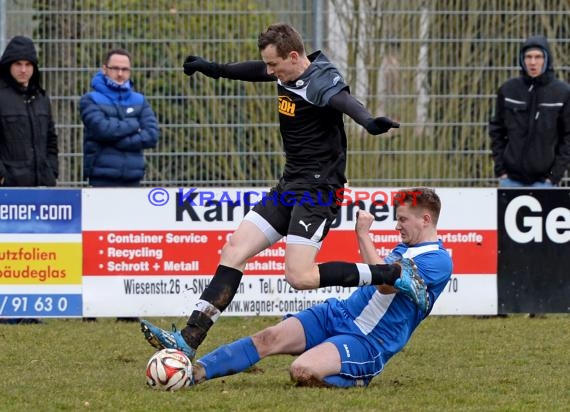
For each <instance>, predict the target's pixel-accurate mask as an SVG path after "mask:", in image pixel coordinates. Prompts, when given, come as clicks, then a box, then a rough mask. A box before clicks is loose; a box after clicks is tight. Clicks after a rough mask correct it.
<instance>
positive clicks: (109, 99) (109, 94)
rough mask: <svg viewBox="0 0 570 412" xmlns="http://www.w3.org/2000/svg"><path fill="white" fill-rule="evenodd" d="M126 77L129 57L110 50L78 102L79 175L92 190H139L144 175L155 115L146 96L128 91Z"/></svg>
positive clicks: (153, 136)
mask: <svg viewBox="0 0 570 412" xmlns="http://www.w3.org/2000/svg"><path fill="white" fill-rule="evenodd" d="M130 76H131V56H130V54H129V53H128V52H127V51H126V50H123V49H115V50H111V51H109V52H108V53H107V55H106V57H105V61H104V63H103V67H102V69H101V71H99V72H98V73H97V74H96V75H95V76H94V77H93V80H92V81H91V86H92V88H93V91H91V92H89V93H87V94H85V95H84V96H83V97H82V98H81V100H80V103H79V108H80V111H81V119H82V120H83V124H84V125H85V129H84V145H83V152H84V158H83V162H84V163H83V171H84V177H85V178H86V179H88V180H89V184H90V185H91V186H95V187H113V186H114V187H129V186H131V187H133V186H139V184H140V181H141V180H142V178H143V176H144V173H145V160H144V154H143V150H144V149H149V148H153V147H155V146H156V143H157V141H158V135H159V131H158V121H157V119H156V116H155V114H154V112H153V111H152V109H151V107H150V105H149V104H148V102H147V101H146V99H145V97H144V96H143V95H142V94H140V93H137V92H135V91H134V90H133V84H132V82H131V80H130Z"/></svg>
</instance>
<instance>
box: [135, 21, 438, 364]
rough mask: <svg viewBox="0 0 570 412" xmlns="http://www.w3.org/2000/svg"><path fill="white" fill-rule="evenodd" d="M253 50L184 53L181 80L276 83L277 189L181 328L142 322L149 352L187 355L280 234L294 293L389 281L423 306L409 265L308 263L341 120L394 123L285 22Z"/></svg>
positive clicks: (341, 155)
mask: <svg viewBox="0 0 570 412" xmlns="http://www.w3.org/2000/svg"><path fill="white" fill-rule="evenodd" d="M257 44H258V48H259V51H260V54H261V58H262V60H256V61H245V62H239V63H229V64H219V63H216V62H210V61H207V60H205V59H203V58H201V57H197V56H189V57H187V58H186V60H185V62H184V73H185V74H186V75H188V76H192V75H193V74H194V73H195V72H201V73H202V74H204V75H206V76H208V77H211V78H214V79H218V78H220V77H222V78H227V79H235V80H242V81H250V82H277V93H278V99H279V105H278V108H279V109H278V110H279V125H280V131H281V136H282V139H283V147H284V150H285V156H286V163H285V169H284V171H283V175H282V176H281V178H280V180H279V183H278V184H277V185H276V186H275V187H274V188H272V189H271V191H270V192H269V193H268V194H267V196H266V198H264V199H262V200H261V201H260V202H259V203H257V204H256V205H255V207H254V208H253V209H252V210H251V211H250V212H249V213H248V214H247V215H246V216H245V217H244V220H243V221H242V222H241V223H240V225H239V227H238V228H237V229H236V231H235V232H234V233H233V234H232V236H231V237H230V239H229V240H228V242H227V243H226V244H225V245H224V247H223V249H222V253H221V258H220V262H219V265H218V268H217V270H216V273H215V275H214V277H213V278H212V281H211V282H210V284H209V285H208V287H207V288H206V289H205V290H204V291H203V293H202V295H201V296H200V298H199V300H198V302H197V303H196V305H195V308H194V311H193V312H192V314H191V315H190V318H189V319H188V322H187V325H186V326H185V327H184V328H183V329H182V330H180V331H177V330H176V328H175V327H174V328H173V330H172V331H166V330H163V329H160V328H158V327H156V326H154V325H152V324H151V323H150V322H148V321H146V320H143V321H141V329H142V332H143V333H144V335H145V338H146V339H147V341H148V342H149V343H150V344H151V345H152V346H154V347H155V348H157V349H162V348H174V349H178V350H181V351H183V352H185V353H186V354H187V355H188V357H189V358H190V359H193V358H194V357H195V354H196V349H197V348H198V346H199V345H200V344H201V343H202V341H203V340H204V338H205V337H206V334H207V332H208V330H209V329H210V327H211V326H212V325H213V324H214V322H215V321H216V320H217V319H218V318H219V316H220V315H221V313H222V312H223V311H224V310H225V309H226V307H227V306H228V305H229V303H230V302H231V300H232V299H233V297H234V296H235V293H236V291H237V289H238V287H239V284H240V281H241V278H242V275H243V270H244V268H245V265H246V262H247V261H248V260H249V259H250V258H252V257H253V256H255V255H257V254H258V253H259V252H261V251H263V250H264V249H266V248H268V247H269V246H271V245H273V244H274V243H275V242H277V241H278V240H279V239H281V238H282V237H283V236H287V242H286V245H287V246H286V250H285V279H286V280H287V282H288V283H289V284H290V285H291V286H292V287H294V288H296V289H300V290H304V289H316V288H320V287H326V286H347V287H350V286H363V285H382V284H387V285H391V286H394V288H395V289H396V290H398V292H399V293H403V294H405V295H406V296H408V297H409V298H410V299H411V300H412V301H414V302H415V304H416V306H417V308H418V310H419V311H421V312H422V313H423V314H425V313H426V310H427V308H428V307H429V298H428V296H427V290H426V287H425V284H424V283H423V281H422V280H421V278H420V277H419V276H418V275H417V272H416V268H415V265H414V263H413V262H412V261H411V260H410V259H402V260H400V261H399V262H396V263H393V264H382V265H366V264H363V263H357V264H356V263H348V262H327V263H322V264H318V265H317V264H316V263H315V259H316V256H317V253H318V251H319V249H320V246H321V243H322V241H323V239H324V238H325V236H326V235H327V232H328V230H329V228H330V225H331V223H332V222H333V221H334V219H335V218H336V215H337V212H338V208H339V205H338V204H337V202H334V201H333V202H329V201H328V196H329V195H330V194H334V193H336V192H337V191H338V190H339V189H342V188H343V187H344V184H345V183H346V177H345V168H346V148H347V142H346V134H345V130H344V123H343V114H346V115H348V116H349V117H351V118H352V119H353V120H354V121H356V122H357V123H358V124H360V125H361V126H363V127H364V128H365V129H366V130H367V131H368V133H370V134H373V135H378V134H382V133H386V132H387V131H388V130H390V129H391V128H395V127H399V124H398V123H396V122H394V121H392V120H390V119H389V118H386V117H376V118H374V117H373V116H372V115H371V114H370V113H369V112H368V110H366V108H364V106H363V105H362V104H361V103H360V102H359V101H358V100H356V99H355V98H354V97H352V96H351V95H350V93H349V88H348V86H347V85H346V83H344V80H343V77H342V75H341V74H340V73H339V71H338V70H337V69H336V68H335V67H334V66H333V65H332V64H331V62H330V61H329V60H328V59H327V57H326V56H325V55H324V54H323V53H322V52H321V51H316V52H314V53H312V54H310V55H308V56H307V55H306V54H305V47H304V44H303V39H302V37H301V35H300V34H299V33H298V32H297V31H296V30H295V29H294V28H293V27H292V26H290V25H289V24H285V23H276V24H272V25H270V26H269V27H268V28H267V30H265V31H264V32H262V33H261V34H260V35H259V37H258V42H257ZM284 194H285V195H284ZM307 196H309V197H310V198H312V200H313V201H312V202H311V201H308V199H307ZM284 198H286V199H287V201H286V202H284V201H282V200H283V199H284Z"/></svg>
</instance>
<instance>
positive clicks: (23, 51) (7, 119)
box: [0, 36, 58, 324]
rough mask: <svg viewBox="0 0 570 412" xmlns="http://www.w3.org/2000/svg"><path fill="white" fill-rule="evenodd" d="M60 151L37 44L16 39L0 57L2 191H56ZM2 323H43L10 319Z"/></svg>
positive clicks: (27, 39)
mask: <svg viewBox="0 0 570 412" xmlns="http://www.w3.org/2000/svg"><path fill="white" fill-rule="evenodd" d="M57 152H58V149H57V134H56V133H55V126H54V121H53V117H52V113H51V103H50V100H49V97H48V96H47V95H46V92H45V91H44V90H43V89H42V88H41V85H40V70H39V68H38V55H37V53H36V49H35V47H34V43H33V42H32V40H30V39H29V38H27V37H22V36H16V37H14V38H13V39H12V40H11V41H10V43H8V46H6V49H5V50H4V53H3V54H2V57H0V186H3V187H14V186H55V184H56V178H57V174H58V161H57ZM0 323H2V324H6V323H7V324H17V323H41V322H40V321H39V320H38V319H34V318H30V319H19V318H12V319H0Z"/></svg>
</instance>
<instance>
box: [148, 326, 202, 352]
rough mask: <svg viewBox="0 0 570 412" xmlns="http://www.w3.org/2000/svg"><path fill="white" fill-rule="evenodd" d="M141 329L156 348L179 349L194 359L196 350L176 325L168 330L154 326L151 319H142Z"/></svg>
mask: <svg viewBox="0 0 570 412" xmlns="http://www.w3.org/2000/svg"><path fill="white" fill-rule="evenodd" d="M141 331H142V333H144V337H145V339H146V340H147V341H148V343H150V344H151V345H152V346H154V347H155V348H156V349H159V350H160V349H165V348H166V349H178V350H179V351H182V352H184V353H185V354H186V356H188V358H190V360H194V357H195V356H196V350H195V349H192V348H191V347H190V346H188V344H187V343H186V341H185V340H184V337H182V334H181V333H180V331H178V330H176V326H174V325H172V332H168V331H166V330H164V329H160V328H159V327H156V326H154V325H153V324H151V323H150V322H149V321H146V320H141Z"/></svg>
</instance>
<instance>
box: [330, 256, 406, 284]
mask: <svg viewBox="0 0 570 412" xmlns="http://www.w3.org/2000/svg"><path fill="white" fill-rule="evenodd" d="M319 274H320V284H319V287H321V288H323V287H326V286H347V287H350V286H362V285H394V282H395V281H396V279H398V278H399V277H400V266H398V265H366V264H363V263H359V264H356V263H348V262H327V263H321V264H320V265H319Z"/></svg>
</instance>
